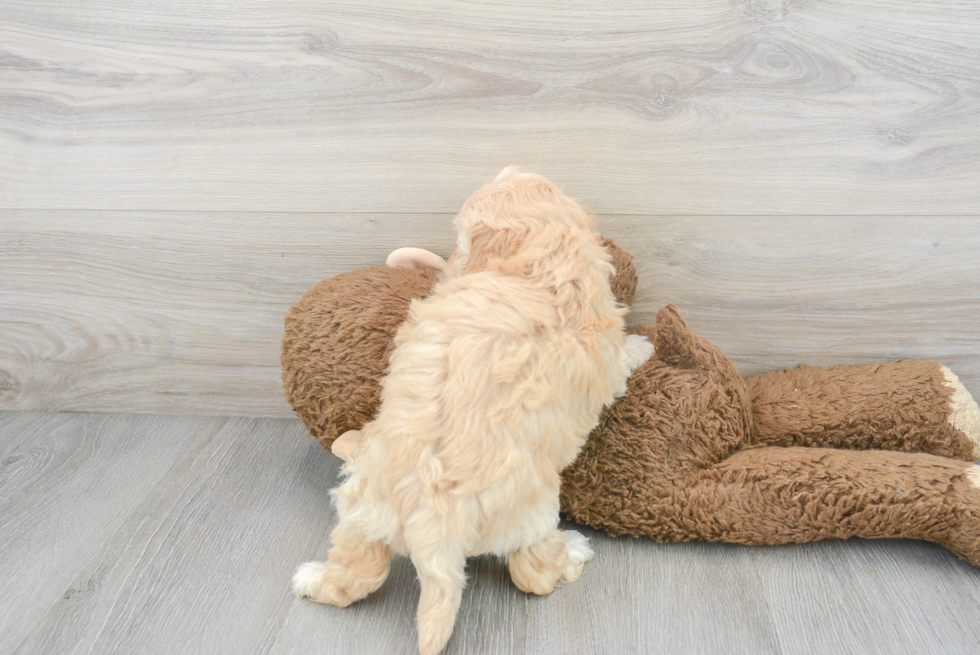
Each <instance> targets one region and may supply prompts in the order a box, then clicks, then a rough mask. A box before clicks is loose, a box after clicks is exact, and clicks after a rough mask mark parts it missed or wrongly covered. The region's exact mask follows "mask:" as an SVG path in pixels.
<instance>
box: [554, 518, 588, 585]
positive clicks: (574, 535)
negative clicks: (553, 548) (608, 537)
mask: <svg viewBox="0 0 980 655" xmlns="http://www.w3.org/2000/svg"><path fill="white" fill-rule="evenodd" d="M594 554H595V553H593V551H592V547H591V546H590V545H589V538H588V537H586V536H585V535H584V534H582V533H580V532H576V531H574V530H565V566H564V567H562V570H561V575H560V579H561V581H562V582H575V581H576V580H578V579H579V578H580V577H581V576H582V571H583V570H584V569H585V563H586V562H588V561H589V560H590V559H592V556H593V555H594Z"/></svg>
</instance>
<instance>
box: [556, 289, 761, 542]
mask: <svg viewBox="0 0 980 655" xmlns="http://www.w3.org/2000/svg"><path fill="white" fill-rule="evenodd" d="M633 331H634V332H636V333H638V334H643V335H644V336H646V337H647V338H649V339H650V341H651V342H652V343H653V345H654V348H655V351H656V352H655V354H654V355H653V356H652V357H651V358H650V359H648V360H647V361H646V362H645V363H644V364H642V365H641V366H640V367H639V368H637V369H636V370H635V371H634V372H633V375H632V376H631V377H630V381H629V387H628V391H627V393H626V395H625V396H623V397H622V398H620V399H619V400H617V401H616V402H615V403H614V404H613V405H612V406H611V407H607V408H606V409H605V410H603V412H602V416H601V417H600V419H599V425H597V426H596V428H595V429H594V430H593V431H592V433H591V434H590V435H589V439H588V441H587V442H586V444H585V447H584V448H583V449H582V452H580V453H579V456H578V458H577V459H576V460H575V462H574V463H573V464H572V465H571V466H569V467H568V468H566V469H565V470H564V471H563V472H562V487H561V507H562V511H564V512H565V513H566V514H568V515H569V517H571V518H572V519H573V520H575V521H577V522H579V523H584V524H586V525H590V526H592V527H594V528H599V529H601V530H604V531H606V532H608V533H609V534H612V535H619V534H630V535H634V536H638V535H645V536H648V537H654V538H657V537H658V536H665V534H661V531H662V530H663V529H664V526H665V522H664V521H663V520H662V518H661V516H660V515H659V513H658V508H659V507H664V506H665V505H669V504H671V503H673V502H675V499H672V498H671V497H670V496H669V491H670V485H669V484H665V481H669V480H671V479H672V478H673V477H674V476H675V475H679V473H678V471H686V470H691V469H699V468H703V467H705V466H708V465H710V464H712V463H714V462H717V461H719V460H721V459H723V458H724V457H726V456H728V455H729V454H730V453H732V452H734V451H735V450H736V449H737V448H738V447H739V445H740V444H741V443H742V442H743V441H744V440H745V439H746V438H747V437H749V436H750V433H751V432H752V406H751V401H750V398H749V395H748V393H747V391H746V388H745V382H744V380H743V379H742V376H741V375H740V374H739V372H738V370H737V369H736V368H735V366H734V364H732V362H731V360H729V359H728V357H726V356H725V355H724V353H722V352H721V351H720V350H719V349H718V348H716V347H715V346H713V345H712V344H710V343H709V342H708V341H707V340H705V339H702V338H701V337H698V336H697V335H695V334H694V332H692V331H691V329H690V328H689V327H688V325H687V323H686V322H685V321H684V318H683V317H682V316H681V314H680V312H678V311H677V309H676V308H675V307H674V306H673V305H668V306H667V307H664V308H663V309H661V310H660V311H659V312H658V313H657V323H656V325H653V326H650V327H640V328H634V329H633Z"/></svg>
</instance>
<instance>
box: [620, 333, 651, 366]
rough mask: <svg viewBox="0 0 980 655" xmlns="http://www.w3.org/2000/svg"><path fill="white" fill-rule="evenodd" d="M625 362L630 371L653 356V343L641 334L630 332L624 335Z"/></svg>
mask: <svg viewBox="0 0 980 655" xmlns="http://www.w3.org/2000/svg"><path fill="white" fill-rule="evenodd" d="M623 350H625V351H626V364H627V366H629V369H630V373H632V372H633V371H635V370H636V369H638V368H639V367H640V366H642V365H643V363H644V362H646V361H647V360H648V359H650V357H651V356H653V350H654V349H653V344H652V343H650V340H649V339H647V338H646V337H645V336H643V335H642V334H630V335H627V337H626V346H625V347H624V348H623Z"/></svg>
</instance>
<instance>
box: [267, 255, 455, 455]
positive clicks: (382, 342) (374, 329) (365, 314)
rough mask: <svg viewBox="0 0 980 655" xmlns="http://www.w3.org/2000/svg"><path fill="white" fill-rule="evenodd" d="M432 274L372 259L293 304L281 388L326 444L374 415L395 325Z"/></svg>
mask: <svg viewBox="0 0 980 655" xmlns="http://www.w3.org/2000/svg"><path fill="white" fill-rule="evenodd" d="M435 281H436V276H435V274H434V273H433V272H432V271H429V270H421V269H413V268H392V267H388V266H373V267H371V268H366V269H362V270H359V271H353V272H351V273H343V274H341V275H338V276H336V277H332V278H330V279H328V280H324V281H322V282H320V283H319V284H318V285H316V286H315V287H313V288H312V289H310V290H309V291H307V292H306V293H305V294H304V295H303V297H302V298H300V299H299V301H297V302H296V304H295V305H293V308H292V309H291V310H290V311H289V315H288V316H287V317H286V331H285V336H284V337H283V340H282V355H281V363H282V382H283V388H284V389H285V391H286V399H287V400H288V401H289V404H290V405H292V407H293V410H295V411H296V414H297V415H298V416H299V417H300V419H302V421H303V424H304V425H305V426H306V429H307V430H309V432H310V434H311V435H312V436H314V437H316V439H317V440H318V441H319V442H320V444H321V445H322V446H323V447H324V448H326V449H328V450H329V449H330V444H332V443H333V440H334V439H336V438H337V437H339V436H340V435H342V434H343V433H344V432H346V431H347V430H356V429H359V428H360V427H361V426H363V425H364V424H365V423H367V422H368V421H370V420H371V419H372V418H373V417H374V415H375V413H376V412H377V410H378V405H379V404H380V403H381V380H382V378H383V377H384V374H385V371H386V370H387V369H388V358H389V357H390V355H391V351H392V349H393V348H394V338H395V332H397V331H398V327H399V326H400V325H401V324H402V323H403V322H404V321H405V318H406V317H407V316H408V306H409V304H410V302H411V300H412V299H413V298H424V297H425V296H427V295H429V291H430V290H431V289H432V286H433V285H434V284H435Z"/></svg>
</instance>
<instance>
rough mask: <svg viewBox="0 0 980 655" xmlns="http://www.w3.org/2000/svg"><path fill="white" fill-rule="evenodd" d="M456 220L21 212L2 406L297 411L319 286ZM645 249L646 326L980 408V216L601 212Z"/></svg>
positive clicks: (11, 261)
mask: <svg viewBox="0 0 980 655" xmlns="http://www.w3.org/2000/svg"><path fill="white" fill-rule="evenodd" d="M449 218H450V217H449V216H447V215H437V214H425V215H402V214H381V215H361V214H277V213H271V214H263V213H248V212H246V213H196V212H146V213H141V212H105V213H103V212H75V211H60V212H57V211H52V212H35V211H10V212H7V213H6V214H5V215H3V216H2V217H0V231H2V233H3V235H4V238H3V239H2V240H0V334H2V335H3V336H2V338H0V408H7V409H45V410H58V411H66V410H83V411H110V410H111V411H127V412H155V413H178V414H180V413H195V414H209V413H210V414H237V415H250V416H279V417H287V416H291V415H292V414H291V411H290V409H289V407H288V405H287V404H286V402H285V400H284V397H283V394H282V390H281V382H280V368H279V342H280V340H281V337H282V329H283V328H282V326H283V323H282V321H283V317H284V316H285V315H286V313H287V311H288V310H289V307H290V305H291V304H292V303H293V302H294V301H295V300H297V299H298V298H299V297H300V296H301V295H302V293H303V292H304V291H306V289H308V288H310V287H311V286H313V285H314V284H316V282H318V281H319V280H321V279H323V278H326V277H330V276H332V275H336V274H338V273H341V272H344V271H349V270H354V269H357V268H361V267H364V266H369V265H375V264H378V263H381V262H382V261H384V258H385V256H386V255H387V253H388V252H389V251H391V250H392V249H394V248H397V247H400V246H404V245H418V246H422V247H426V248H430V249H432V250H435V251H436V252H440V253H442V254H448V253H449V252H450V251H451V249H452V247H453V245H454V243H455V240H454V237H453V234H452V232H451V229H450V226H449ZM599 223H600V227H601V229H602V231H603V232H604V233H605V234H606V235H608V236H611V237H613V238H614V239H616V240H617V242H619V243H620V245H622V246H623V247H624V248H626V249H627V250H628V251H630V252H631V253H633V254H634V256H635V258H636V261H637V264H638V267H639V273H640V289H639V293H638V296H637V302H636V305H635V308H634V313H633V316H632V320H633V321H635V322H640V323H651V322H653V321H654V317H655V314H656V311H657V309H659V308H660V307H661V306H663V305H665V304H667V303H668V302H673V303H675V304H676V305H677V306H678V307H679V308H680V309H681V311H682V312H683V313H684V314H685V315H686V316H687V318H688V319H689V321H690V322H691V325H692V326H693V327H694V329H695V330H696V331H697V332H698V333H699V334H702V335H703V336H705V337H707V338H708V339H711V340H712V341H714V342H715V343H716V344H717V345H718V346H720V347H721V348H722V349H723V350H724V351H725V352H726V353H728V354H729V356H730V357H732V359H733V360H734V361H735V362H736V364H737V365H738V366H739V368H740V369H741V370H742V372H743V373H755V372H760V371H764V370H771V369H774V368H780V367H784V366H795V365H796V364H798V363H800V362H805V363H809V364H814V365H820V364H835V363H836V364H840V363H848V362H868V361H889V360H894V359H901V358H919V359H938V360H940V361H942V362H944V363H945V364H947V365H949V366H950V367H951V368H953V370H954V371H956V372H957V373H958V374H959V375H960V376H961V378H962V379H963V381H964V383H965V384H966V386H967V388H968V389H970V391H971V392H972V393H973V394H974V395H976V396H978V397H980V321H978V320H977V317H978V316H980V266H978V265H977V258H976V253H977V252H980V219H978V218H969V217H929V218H919V217H806V218H800V217H787V218H783V217H756V218H750V217H734V216H723V217H659V216H607V217H599Z"/></svg>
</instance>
